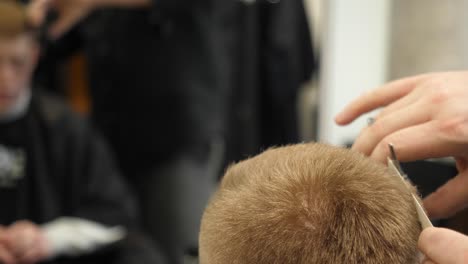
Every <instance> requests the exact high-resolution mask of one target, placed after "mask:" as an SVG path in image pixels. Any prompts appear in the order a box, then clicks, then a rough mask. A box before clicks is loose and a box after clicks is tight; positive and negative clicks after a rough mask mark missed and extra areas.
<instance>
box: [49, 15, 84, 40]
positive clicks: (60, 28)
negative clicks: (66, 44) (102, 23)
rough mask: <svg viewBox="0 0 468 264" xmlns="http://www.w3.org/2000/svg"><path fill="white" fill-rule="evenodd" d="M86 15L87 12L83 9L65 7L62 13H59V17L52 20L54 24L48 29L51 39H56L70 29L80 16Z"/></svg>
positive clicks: (78, 20)
mask: <svg viewBox="0 0 468 264" xmlns="http://www.w3.org/2000/svg"><path fill="white" fill-rule="evenodd" d="M86 15H87V12H86V11H85V10H79V9H76V10H70V9H67V10H66V11H64V12H63V13H61V14H60V15H59V18H58V19H57V21H55V22H54V24H53V25H52V26H51V28H50V29H49V35H50V37H52V38H53V39H58V38H60V37H61V36H62V35H64V34H65V33H67V32H68V31H70V29H72V28H73V26H75V25H76V24H77V23H78V22H80V20H81V19H82V18H84V17H85V16H86Z"/></svg>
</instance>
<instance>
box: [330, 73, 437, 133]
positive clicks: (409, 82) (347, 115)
mask: <svg viewBox="0 0 468 264" xmlns="http://www.w3.org/2000/svg"><path fill="white" fill-rule="evenodd" d="M427 76H428V75H419V76H414V77H409V78H405V79H401V80H397V81H394V82H391V83H388V84H386V85H384V86H382V87H380V88H377V89H374V90H372V91H370V92H368V93H366V94H364V95H362V96H361V97H359V98H357V99H356V100H354V101H353V102H351V103H350V104H349V105H348V106H346V107H345V108H344V110H343V111H341V112H340V113H339V114H338V115H337V116H336V118H335V122H336V123H337V124H339V125H346V124H349V123H351V122H352V121H354V120H355V119H356V118H357V117H359V116H360V115H362V114H364V113H367V112H370V111H372V110H374V109H377V108H379V107H382V106H386V105H388V104H390V103H392V102H394V101H396V100H398V99H399V98H401V97H403V96H405V95H407V94H408V93H410V92H411V91H412V90H413V89H414V88H415V87H417V86H418V85H419V84H420V83H421V82H422V81H423V80H425V79H426V78H427Z"/></svg>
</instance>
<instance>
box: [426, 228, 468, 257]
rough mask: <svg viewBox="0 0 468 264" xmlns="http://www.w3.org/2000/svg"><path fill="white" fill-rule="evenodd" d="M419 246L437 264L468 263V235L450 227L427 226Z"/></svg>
mask: <svg viewBox="0 0 468 264" xmlns="http://www.w3.org/2000/svg"><path fill="white" fill-rule="evenodd" d="M418 247H419V250H420V251H421V252H422V253H423V254H424V255H426V257H427V258H428V259H430V260H431V261H433V262H434V263H437V264H465V263H468V237H467V236H465V235H463V234H460V233H458V232H455V231H452V230H449V229H444V228H436V227H430V228H426V229H425V230H424V231H423V232H422V233H421V236H420V237H419V241H418Z"/></svg>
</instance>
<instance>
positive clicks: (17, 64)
mask: <svg viewBox="0 0 468 264" xmlns="http://www.w3.org/2000/svg"><path fill="white" fill-rule="evenodd" d="M35 37H36V36H35V32H34V30H33V29H32V28H31V27H29V26H28V19H27V16H26V7H25V6H24V5H22V4H20V3H18V2H17V1H14V0H0V114H3V113H5V112H7V111H9V110H10V109H11V108H12V107H14V106H15V104H16V103H17V101H18V100H19V98H21V96H22V95H24V94H25V92H26V91H27V89H29V88H30V81H31V77H32V74H33V71H34V68H35V66H36V64H37V60H38V57H39V45H38V43H37V41H36V38H35Z"/></svg>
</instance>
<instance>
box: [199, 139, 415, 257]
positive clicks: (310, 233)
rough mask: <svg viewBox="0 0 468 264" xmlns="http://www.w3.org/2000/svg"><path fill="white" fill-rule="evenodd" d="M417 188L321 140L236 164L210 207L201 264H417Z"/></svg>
mask: <svg viewBox="0 0 468 264" xmlns="http://www.w3.org/2000/svg"><path fill="white" fill-rule="evenodd" d="M420 232H421V226H420V223H419V221H418V216H417V212H416V208H415V205H414V202H413V198H412V189H411V188H408V186H405V185H404V184H402V182H401V180H400V179H398V178H397V177H395V175H393V174H392V173H391V172H390V171H389V170H388V168H387V167H385V166H383V165H381V164H377V163H376V162H374V161H372V160H370V159H368V158H366V157H364V156H362V155H361V154H358V153H356V152H353V151H350V150H346V149H342V148H337V147H331V146H327V145H323V144H301V145H295V146H288V147H281V148H275V149H270V150H268V151H266V152H264V153H263V154H261V155H259V156H256V157H254V158H251V159H248V160H246V161H243V162H240V163H239V164H236V165H234V166H231V167H230V168H229V169H228V171H227V172H226V174H225V177H224V179H223V181H222V183H221V186H220V188H219V190H218V191H217V192H216V194H215V195H214V197H213V198H212V200H211V201H210V204H209V205H208V207H207V209H206V210H205V213H204V216H203V219H202V225H201V233H200V261H201V262H200V263H201V264H225V263H236V264H244V263H245V264H247V263H249V264H252V263H256V264H293V263H294V264H306V263H307V264H309V263H356V264H357V263H359V264H363V263H369V264H370V263H372V264H379V263H392V264H395V263H401V264H403V263H404V264H408V263H416V261H417V255H418V254H417V252H418V251H417V241H418V236H419V234H420Z"/></svg>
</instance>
